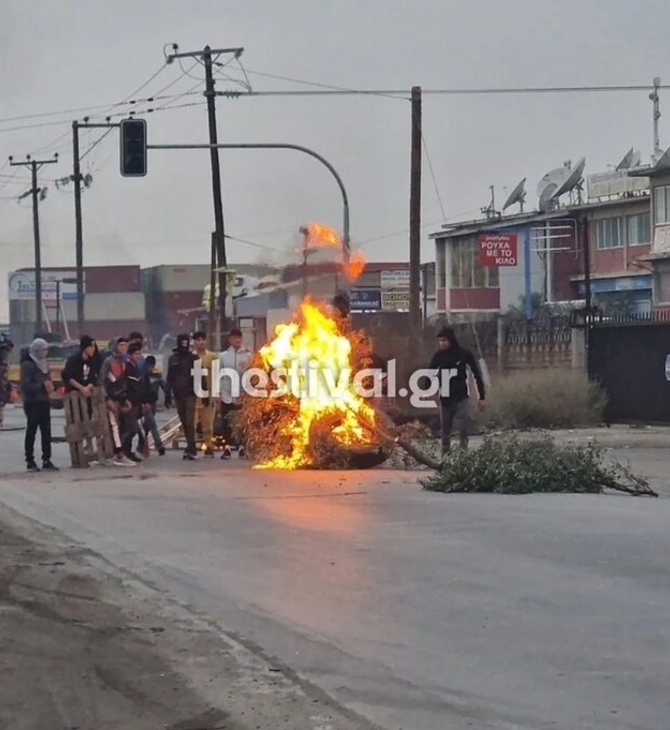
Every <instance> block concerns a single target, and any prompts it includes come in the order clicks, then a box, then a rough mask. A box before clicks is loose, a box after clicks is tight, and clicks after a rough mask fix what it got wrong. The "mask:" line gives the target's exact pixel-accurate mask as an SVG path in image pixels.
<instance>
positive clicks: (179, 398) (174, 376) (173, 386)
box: [167, 335, 198, 461]
mask: <svg viewBox="0 0 670 730" xmlns="http://www.w3.org/2000/svg"><path fill="white" fill-rule="evenodd" d="M197 359H198V357H197V355H195V354H194V353H192V352H191V338H190V336H189V335H178V336H177V346H176V347H175V349H174V354H172V355H171V356H170V360H169V361H168V372H167V386H168V388H169V389H170V393H171V394H172V396H173V397H174V402H175V404H176V406H177V413H178V414H179V420H180V422H181V427H182V429H183V431H184V438H185V439H186V450H185V451H184V459H186V460H189V461H192V460H193V459H197V458H198V451H197V449H196V447H195V405H196V397H195V387H194V383H193V380H194V375H193V369H194V365H195V362H196V360H197Z"/></svg>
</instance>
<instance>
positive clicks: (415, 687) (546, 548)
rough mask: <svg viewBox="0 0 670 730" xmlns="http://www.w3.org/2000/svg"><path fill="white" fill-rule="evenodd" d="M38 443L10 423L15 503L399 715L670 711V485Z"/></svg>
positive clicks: (354, 695) (598, 717)
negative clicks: (277, 466) (53, 471)
mask: <svg viewBox="0 0 670 730" xmlns="http://www.w3.org/2000/svg"><path fill="white" fill-rule="evenodd" d="M20 440H21V434H20V433H18V432H14V433H12V432H9V433H3V434H1V435H0V472H4V475H3V476H2V477H0V500H1V501H2V502H4V503H6V504H7V505H9V506H11V507H13V508H15V509H17V510H18V511H20V512H22V513H23V514H25V515H27V516H29V517H32V518H34V519H37V520H39V521H41V522H44V523H46V524H48V525H52V526H54V527H56V528H58V529H59V530H62V531H63V532H64V533H65V534H67V535H69V536H70V537H71V538H73V539H75V540H77V541H79V542H81V543H83V544H84V545H85V546H87V547H89V548H91V549H92V550H94V551H96V552H98V553H100V554H102V555H103V556H105V557H106V558H107V559H109V560H110V561H112V562H113V563H114V564H116V565H118V566H121V567H123V568H126V569H129V570H131V571H133V572H134V573H136V574H137V575H140V576H141V577H142V579H143V580H145V581H147V582H149V583H151V584H152V585H153V586H154V587H157V588H158V589H159V590H160V592H161V593H162V594H163V595H165V596H169V597H172V598H176V599H177V600H179V601H180V602H181V603H182V604H184V605H186V606H188V607H189V608H190V609H191V610H193V611H194V612H197V613H198V614H200V615H203V616H208V617H211V618H212V619H214V620H216V621H217V622H219V623H220V624H221V625H222V626H224V627H225V628H226V629H227V630H229V631H231V632H234V633H235V634H236V635H238V636H241V637H244V639H246V640H249V641H251V642H254V643H255V644H257V645H259V646H261V647H263V648H264V649H265V650H266V651H267V652H269V653H271V654H273V655H275V656H276V657H278V659H279V660H280V661H282V662H283V663H284V664H286V665H288V666H290V667H292V668H293V669H294V670H295V671H296V672H298V673H299V674H300V675H301V676H303V677H305V678H306V679H307V680H309V681H311V682H312V683H314V684H316V685H318V686H319V687H321V688H323V689H324V690H325V691H326V692H328V693H329V694H330V695H331V696H333V697H334V698H335V699H337V700H338V701H339V702H341V703H343V704H344V705H346V706H347V707H349V708H351V709H352V710H354V711H355V712H357V713H359V714H360V715H362V716H365V717H367V718H369V719H371V720H373V721H374V722H376V723H377V724H378V725H379V726H380V727H383V728H387V729H389V730H390V729H394V730H395V729H399V728H404V730H461V729H465V728H477V729H478V730H485V729H489V728H491V729H493V728H495V729H496V730H502V729H505V730H511V729H512V728H515V729H524V730H525V729H531V728H532V729H533V730H540V729H542V730H544V729H545V728H546V729H547V730H549V729H551V730H575V729H576V728H580V729H583V730H590V729H595V728H598V729H599V730H605V729H606V730H623V729H624V728H625V729H627V730H632V729H633V728H634V729H635V730H661V729H662V728H665V727H668V726H670V722H669V721H668V717H669V716H670V693H668V686H670V562H669V561H668V555H670V530H669V529H668V526H669V525H670V499H666V498H661V499H658V500H650V499H643V498H637V499H636V498H631V497H627V496H624V495H599V496H593V495H579V496H577V495H575V496H568V495H553V496H546V495H536V496H493V495H487V496H484V495H457V496H456V495H454V496H444V495H434V494H428V493H425V492H422V491H421V490H420V488H419V487H418V485H417V477H418V474H417V473H412V472H398V471H391V470H376V471H370V472H349V473H336V472H332V473H316V472H300V473H278V472H263V471H255V470H251V469H250V468H249V465H248V464H247V463H246V462H240V461H232V462H225V463H222V462H220V461H218V460H217V461H216V462H211V461H209V462H205V461H199V462H196V463H195V464H194V465H193V466H191V465H190V464H189V465H186V466H184V463H183V462H182V461H181V460H179V459H178V455H176V454H170V453H169V454H168V456H166V457H165V458H164V459H158V458H152V459H151V460H150V462H148V463H147V464H146V465H143V466H142V467H140V468H139V469H136V470H132V472H131V471H130V470H122V469H119V468H117V469H110V468H107V469H104V468H99V469H91V470H87V471H85V472H74V471H71V470H65V471H63V472H61V473H60V474H58V475H55V476H51V475H45V474H40V475H35V476H33V475H30V476H29V475H24V474H17V475H14V474H13V473H12V472H14V471H18V469H19V468H20V465H21V455H20ZM655 453H656V461H655V462H654V464H655V466H654V468H655V469H656V470H657V471H658V472H659V474H662V473H663V471H664V469H666V468H668V466H669V464H668V462H663V463H664V464H665V466H661V465H659V464H660V461H662V458H661V456H660V450H655ZM631 457H633V459H635V458H639V459H640V460H643V461H644V452H643V451H641V452H640V454H639V455H637V452H636V453H631ZM57 458H58V459H59V461H60V462H61V464H64V463H65V449H64V447H62V446H61V447H59V451H58V452H57Z"/></svg>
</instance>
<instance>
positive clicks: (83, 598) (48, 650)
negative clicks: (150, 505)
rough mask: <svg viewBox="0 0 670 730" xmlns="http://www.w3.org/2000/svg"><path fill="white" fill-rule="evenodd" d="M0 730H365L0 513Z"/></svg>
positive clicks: (271, 666)
mask: <svg viewBox="0 0 670 730" xmlns="http://www.w3.org/2000/svg"><path fill="white" fill-rule="evenodd" d="M0 646H1V647H2V651H0V727H1V728H3V729H4V728H6V729H7V730H37V729H39V730H117V729H118V730H159V729H160V730H224V728H225V730H248V729H249V730H278V729H280V728H286V729H287V730H302V728H304V729H305V730H309V729H311V730H362V729H364V728H370V727H371V726H370V725H368V723H366V722H365V721H364V720H362V719H360V718H357V717H355V716H353V715H352V714H351V713H349V712H347V711H345V710H344V709H342V708H341V707H339V706H337V705H336V704H334V703H332V702H331V701H330V700H329V698H328V697H326V696H325V695H322V694H321V693H320V692H319V691H318V690H317V689H315V688H311V687H310V686H309V685H306V684H305V683H303V682H301V681H300V679H299V678H297V677H295V676H293V675H292V673H291V672H290V670H288V669H287V668H284V667H281V666H279V665H277V664H276V663H274V662H272V661H271V660H269V659H268V658H267V657H264V656H263V655H262V653H261V652H254V651H253V650H251V649H250V648H249V647H248V646H242V645H241V644H239V643H236V642H235V640H234V639H232V638H231V637H228V636H225V635H224V634H223V632H221V631H219V630H217V628H216V627H214V626H212V625H210V624H208V623H207V622H206V621H205V620H204V619H202V618H199V617H196V616H193V615H191V614H189V613H188V611H186V609H184V608H183V607H181V606H178V605H177V604H175V603H174V602H172V601H170V599H169V598H167V597H165V596H162V595H161V594H159V593H158V592H157V591H156V590H155V589H153V588H152V587H150V586H147V585H145V584H144V583H143V582H142V581H140V580H138V579H137V578H135V577H133V576H131V575H128V574H124V573H123V572H121V571H117V570H115V569H114V568H113V567H112V566H110V565H109V564H108V563H106V562H105V561H104V560H103V559H102V558H100V557H98V556H97V555H95V554H92V553H90V552H89V551H87V550H86V549H84V548H82V547H81V546H79V545H74V544H72V543H71V542H69V541H68V540H67V538H65V537H64V536H62V535H61V534H60V533H58V532H56V531H54V530H51V529H49V528H45V527H43V526H41V525H37V524H36V523H33V522H31V521H28V520H25V519H24V518H21V517H19V516H18V515H17V514H16V513H15V512H13V511H12V510H10V509H8V508H6V507H4V506H2V505H0Z"/></svg>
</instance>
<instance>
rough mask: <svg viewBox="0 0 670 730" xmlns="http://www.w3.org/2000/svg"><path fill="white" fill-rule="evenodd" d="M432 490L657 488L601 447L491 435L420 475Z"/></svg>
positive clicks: (646, 490) (635, 490)
mask: <svg viewBox="0 0 670 730" xmlns="http://www.w3.org/2000/svg"><path fill="white" fill-rule="evenodd" d="M421 484H422V485H423V487H424V489H427V490H429V491H433V492H496V493H498V494H528V493H530V492H581V493H592V494H595V493H598V492H602V491H603V489H604V488H609V489H619V490H621V491H625V492H629V493H631V494H651V495H653V494H654V493H653V492H652V491H651V490H650V489H649V488H648V485H647V483H646V481H645V480H643V479H641V478H639V477H635V476H634V475H632V474H631V473H630V472H628V470H627V469H625V468H624V467H623V466H621V465H620V464H617V463H616V462H609V461H606V459H605V452H604V450H603V449H602V448H601V447H598V446H594V445H588V446H566V445H559V444H556V443H554V442H553V441H552V440H551V439H549V438H541V439H527V440H522V439H519V438H517V437H516V436H510V435H505V436H497V437H493V436H489V437H487V438H486V439H485V440H484V443H483V444H482V445H481V446H480V447H479V448H477V449H471V450H468V451H462V450H457V451H452V452H451V453H449V454H448V455H447V456H445V458H444V460H443V462H442V469H441V471H439V472H437V473H436V474H434V475H432V476H430V477H427V478H426V479H422V480H421Z"/></svg>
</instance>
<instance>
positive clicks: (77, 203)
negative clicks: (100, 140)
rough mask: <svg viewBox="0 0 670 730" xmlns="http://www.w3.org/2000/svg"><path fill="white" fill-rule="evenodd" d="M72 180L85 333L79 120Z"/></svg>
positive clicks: (81, 317) (79, 324) (80, 309)
mask: <svg viewBox="0 0 670 730" xmlns="http://www.w3.org/2000/svg"><path fill="white" fill-rule="evenodd" d="M72 158H73V166H72V181H73V182H74V247H75V271H76V277H77V332H78V335H79V337H81V336H82V334H83V333H84V234H83V226H82V220H81V167H80V164H79V122H77V121H76V120H75V121H73V122H72Z"/></svg>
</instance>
